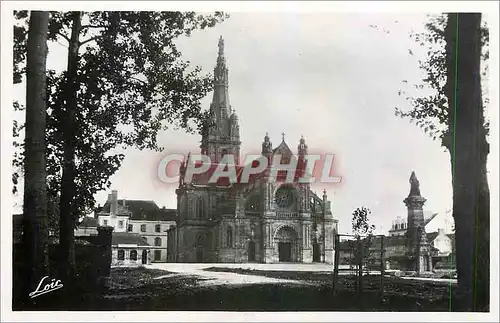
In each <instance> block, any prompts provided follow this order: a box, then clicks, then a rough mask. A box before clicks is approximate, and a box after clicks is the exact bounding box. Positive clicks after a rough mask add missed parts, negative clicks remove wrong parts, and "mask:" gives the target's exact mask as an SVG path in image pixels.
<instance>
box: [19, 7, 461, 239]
mask: <svg viewBox="0 0 500 323" xmlns="http://www.w3.org/2000/svg"><path fill="white" fill-rule="evenodd" d="M425 21H426V15H425V14H411V13H407V14H405V13H399V14H363V13H357V14H354V13H351V14H346V13H323V14H322V13H302V14H299V13H293V12H289V13H231V17H230V18H229V19H228V20H226V21H225V22H224V23H222V24H220V25H217V26H216V27H214V28H211V29H207V30H204V31H197V32H194V33H193V34H192V35H191V36H190V37H182V38H180V39H179V40H178V47H179V49H180V50H181V52H182V53H183V57H184V59H186V60H188V61H190V62H191V63H192V64H194V65H200V66H201V67H202V68H203V71H204V72H206V73H211V72H212V71H213V68H214V66H215V63H216V57H217V51H218V47H217V42H218V39H219V36H221V35H222V36H223V38H224V41H225V56H226V61H227V65H228V68H229V96H230V102H231V105H232V108H233V109H234V110H235V111H236V113H237V115H238V117H239V121H240V138H241V141H242V146H241V151H242V153H243V154H244V153H252V152H255V151H260V147H261V143H262V141H263V138H264V135H265V134H266V132H268V133H269V136H270V138H271V141H272V143H273V146H274V147H276V146H277V145H278V144H279V143H280V142H281V133H283V132H284V133H285V141H286V142H287V144H288V146H289V147H291V148H292V150H293V151H296V147H297V145H298V143H299V139H300V137H301V135H303V136H304V138H305V140H306V143H307V145H308V146H309V150H310V151H321V152H328V153H334V154H335V156H336V157H335V169H336V170H337V172H338V173H339V175H340V176H342V178H343V181H342V184H339V185H336V186H328V187H325V186H322V185H321V184H316V185H313V190H315V191H316V192H318V194H321V191H322V190H323V189H325V188H326V189H327V194H328V198H329V199H330V200H331V201H332V203H331V204H332V211H333V215H334V217H335V218H336V219H338V220H339V231H340V232H343V233H348V232H350V231H351V217H352V212H353V210H354V209H356V208H357V207H361V206H365V207H368V208H370V209H371V211H372V214H371V222H372V223H373V224H375V226H376V229H377V232H379V233H386V232H387V230H388V229H390V226H391V223H392V221H393V220H394V219H396V217H398V216H400V217H403V218H406V214H407V213H406V212H407V210H406V206H405V205H404V203H403V200H404V198H405V197H406V196H407V195H408V193H409V189H410V184H409V177H410V174H411V172H412V171H415V172H416V175H417V177H418V179H419V181H420V190H421V193H422V195H423V196H424V197H425V198H426V199H427V202H426V204H425V205H424V210H425V211H426V212H427V214H431V213H439V214H440V215H439V216H438V217H437V218H436V219H435V220H434V221H433V222H431V224H430V225H429V226H428V228H427V231H435V230H437V229H438V228H440V227H444V225H445V218H446V217H448V219H451V218H450V217H449V215H448V216H446V215H445V214H446V211H447V210H449V209H451V205H452V200H451V198H452V189H451V167H450V156H449V153H448V152H446V151H445V150H444V148H442V147H441V146H440V144H439V142H435V141H432V140H431V139H430V138H429V137H428V136H427V135H426V134H425V133H424V132H423V131H422V130H421V129H420V128H418V127H417V126H415V125H414V124H410V122H409V121H408V120H406V119H400V118H398V117H396V116H395V115H394V108H395V107H399V108H401V109H404V110H408V109H409V108H410V106H409V105H408V103H407V102H406V101H405V100H404V99H403V98H402V97H400V96H398V91H399V90H401V89H406V90H410V91H411V89H410V88H407V87H408V85H405V84H404V83H402V81H403V80H407V81H408V83H409V84H414V83H418V82H419V80H421V79H422V74H421V71H420V70H419V69H418V64H417V62H418V59H423V58H424V56H423V54H424V53H423V52H422V50H419V48H418V46H417V45H416V44H415V43H414V42H413V41H412V40H411V39H410V37H409V35H410V32H411V31H412V30H414V31H419V30H422V28H423V24H424V22H425ZM373 25H376V26H377V28H373ZM371 26H372V27H371ZM409 49H412V51H413V52H414V53H415V54H414V55H413V56H411V55H409ZM65 50H66V48H65V47H64V46H63V45H61V44H51V45H50V47H49V56H48V61H47V65H48V67H49V68H55V69H64V67H65V64H66V55H67V54H66V52H65ZM24 91H25V90H24V88H22V86H18V87H16V88H15V91H14V96H15V97H17V98H18V99H20V100H21V101H22V100H23V96H24V95H25V94H24V93H25V92H24ZM210 101H211V94H210V95H208V96H207V97H206V98H205V99H204V101H203V107H204V108H205V109H208V108H209V104H210ZM158 139H159V140H158V141H159V143H160V144H161V145H162V146H163V148H164V152H162V153H158V152H152V151H137V150H132V149H129V150H127V151H126V154H125V156H126V157H125V160H124V162H123V164H122V166H121V168H120V169H119V170H118V171H117V172H116V174H115V175H113V177H112V189H116V190H118V195H119V198H125V199H145V200H154V201H155V202H156V203H157V204H158V205H159V206H160V207H161V206H165V207H167V208H176V195H175V186H165V185H162V184H160V183H159V182H158V181H157V180H154V178H152V175H151V174H154V172H156V169H157V166H158V160H159V159H160V158H161V157H162V156H164V155H165V154H166V153H168V152H169V151H178V150H184V151H185V150H191V151H192V152H198V151H199V148H198V146H199V140H200V139H201V138H200V136H199V135H190V134H186V133H184V132H182V131H174V130H171V131H166V132H162V133H161V134H160V135H159V138H158ZM108 193H110V192H109V191H102V192H99V193H98V194H97V195H96V200H97V203H100V204H103V203H104V202H105V201H106V198H107V195H108ZM16 200H17V201H19V196H18V197H17V198H16ZM18 206H19V205H18Z"/></svg>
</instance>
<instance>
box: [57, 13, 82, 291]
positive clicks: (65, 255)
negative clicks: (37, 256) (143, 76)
mask: <svg viewBox="0 0 500 323" xmlns="http://www.w3.org/2000/svg"><path fill="white" fill-rule="evenodd" d="M80 29H81V12H80V11H75V12H73V26H72V29H71V38H70V42H69V50H68V70H67V79H66V90H65V98H66V105H65V107H64V112H65V116H66V118H65V120H64V126H63V138H64V148H63V149H64V161H63V173H62V183H61V199H60V202H59V212H60V214H59V219H60V220H59V230H60V231H59V232H60V234H59V241H60V251H61V258H60V260H61V262H62V263H61V264H60V265H61V266H62V275H63V277H64V283H65V285H68V286H69V287H70V286H73V280H74V277H75V236H74V224H75V221H74V218H75V215H76V214H75V211H76V210H75V209H74V206H73V205H74V198H75V192H76V190H75V175H76V173H75V129H76V127H77V124H76V118H75V112H76V108H77V92H78V88H79V85H78V81H77V69H78V47H79V33H80ZM70 289H71V288H68V289H67V290H68V291H69V290H70Z"/></svg>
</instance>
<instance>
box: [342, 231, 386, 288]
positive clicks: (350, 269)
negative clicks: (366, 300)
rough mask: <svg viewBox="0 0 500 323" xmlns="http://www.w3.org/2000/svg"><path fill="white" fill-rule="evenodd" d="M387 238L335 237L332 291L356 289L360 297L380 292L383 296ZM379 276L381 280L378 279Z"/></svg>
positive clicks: (378, 236)
mask: <svg viewBox="0 0 500 323" xmlns="http://www.w3.org/2000/svg"><path fill="white" fill-rule="evenodd" d="M384 238H385V237H384V236H383V235H377V236H364V237H357V236H354V235H347V234H336V235H335V245H334V247H335V259H334V270H333V292H334V293H337V292H338V291H339V290H341V289H352V288H353V287H354V288H355V290H356V292H357V293H358V294H360V293H362V292H363V291H364V290H366V289H370V290H373V289H378V291H379V292H380V296H381V297H383V294H384V275H385V245H384ZM378 275H380V277H378Z"/></svg>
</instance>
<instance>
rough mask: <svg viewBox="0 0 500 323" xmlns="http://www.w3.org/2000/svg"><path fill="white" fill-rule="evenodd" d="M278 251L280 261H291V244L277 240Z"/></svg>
mask: <svg viewBox="0 0 500 323" xmlns="http://www.w3.org/2000/svg"><path fill="white" fill-rule="evenodd" d="M278 253H279V261H280V262H291V261H292V244H291V243H290V242H278Z"/></svg>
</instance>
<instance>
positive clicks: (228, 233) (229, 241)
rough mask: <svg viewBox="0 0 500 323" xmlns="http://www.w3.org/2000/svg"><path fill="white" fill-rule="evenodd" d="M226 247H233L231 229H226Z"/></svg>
mask: <svg viewBox="0 0 500 323" xmlns="http://www.w3.org/2000/svg"><path fill="white" fill-rule="evenodd" d="M226 245H227V246H228V247H230V248H231V247H232V246H233V229H232V228H231V227H227V231H226Z"/></svg>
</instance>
